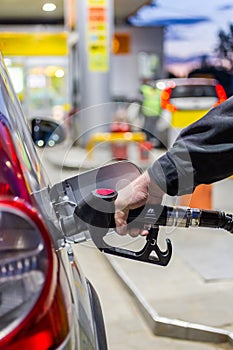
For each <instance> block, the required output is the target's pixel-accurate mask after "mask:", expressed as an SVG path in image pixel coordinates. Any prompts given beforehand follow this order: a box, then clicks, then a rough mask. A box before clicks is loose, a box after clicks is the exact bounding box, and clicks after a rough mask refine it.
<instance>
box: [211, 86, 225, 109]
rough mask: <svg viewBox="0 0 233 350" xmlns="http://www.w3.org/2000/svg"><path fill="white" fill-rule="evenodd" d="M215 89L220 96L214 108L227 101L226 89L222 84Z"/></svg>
mask: <svg viewBox="0 0 233 350" xmlns="http://www.w3.org/2000/svg"><path fill="white" fill-rule="evenodd" d="M215 89H216V94H217V96H218V101H217V102H216V103H215V104H214V107H215V106H217V105H219V104H220V103H222V102H224V101H225V100H226V99H227V95H226V92H225V90H224V87H223V86H222V85H221V84H217V85H216V87H215Z"/></svg>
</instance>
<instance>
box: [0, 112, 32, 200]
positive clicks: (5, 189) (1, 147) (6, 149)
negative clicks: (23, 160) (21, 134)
mask: <svg viewBox="0 0 233 350" xmlns="http://www.w3.org/2000/svg"><path fill="white" fill-rule="evenodd" d="M0 117H2V115H1V114H0ZM0 194H1V195H9V196H18V197H20V198H24V199H25V200H26V201H27V202H30V196H29V193H28V188H27V185H26V182H25V178H24V176H23V171H22V169H21V166H20V162H19V159H18V157H17V154H16V152H15V146H14V143H13V141H12V137H11V134H10V131H9V128H8V127H7V125H6V122H5V121H2V120H1V118H0Z"/></svg>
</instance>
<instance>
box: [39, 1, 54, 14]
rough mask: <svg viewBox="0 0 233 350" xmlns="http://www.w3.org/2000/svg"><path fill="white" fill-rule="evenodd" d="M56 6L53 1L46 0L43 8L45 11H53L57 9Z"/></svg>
mask: <svg viewBox="0 0 233 350" xmlns="http://www.w3.org/2000/svg"><path fill="white" fill-rule="evenodd" d="M56 8H57V6H56V5H55V4H54V3H53V2H46V3H45V4H44V5H43V7H42V10H43V11H45V12H52V11H55V10H56Z"/></svg>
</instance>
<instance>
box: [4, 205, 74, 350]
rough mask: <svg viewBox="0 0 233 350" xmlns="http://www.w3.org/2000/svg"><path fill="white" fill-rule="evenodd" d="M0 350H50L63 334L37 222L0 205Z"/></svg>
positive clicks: (59, 295) (59, 300) (64, 324)
mask: <svg viewBox="0 0 233 350" xmlns="http://www.w3.org/2000/svg"><path fill="white" fill-rule="evenodd" d="M0 227H1V230H0V300H1V302H0V349H8V350H16V349H17V350H18V349H33V350H37V349H38V350H39V349H40V350H45V349H46V350H47V349H54V348H56V347H57V346H59V344H61V342H62V341H63V340H64V339H65V337H66V336H67V334H68V331H69V325H68V318H67V305H65V304H64V297H63V292H62V289H61V287H60V285H59V282H58V279H57V277H58V273H59V266H58V263H57V259H56V256H55V255H54V253H53V249H52V246H51V241H50V237H49V235H48V232H47V229H46V227H45V225H44V224H43V221H42V220H41V218H40V217H39V215H38V214H37V212H36V211H35V209H33V208H32V207H30V206H28V205H27V204H25V202H23V201H20V200H10V199H9V200H6V199H1V200H0Z"/></svg>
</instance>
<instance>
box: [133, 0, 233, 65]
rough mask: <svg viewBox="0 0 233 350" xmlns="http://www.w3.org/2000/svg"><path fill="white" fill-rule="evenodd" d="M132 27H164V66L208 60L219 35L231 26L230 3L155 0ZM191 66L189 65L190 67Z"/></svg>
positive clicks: (232, 9)
mask: <svg viewBox="0 0 233 350" xmlns="http://www.w3.org/2000/svg"><path fill="white" fill-rule="evenodd" d="M131 23H132V24H134V25H164V26H166V36H165V56H166V59H167V62H173V63H175V62H179V63H180V64H181V63H182V62H185V63H186V64H187V62H191V61H193V58H195V57H197V56H202V55H208V56H211V55H212V54H213V52H214V49H215V48H216V45H217V42H218V31H219V30H220V29H223V30H225V31H226V30H227V31H228V28H229V24H230V23H232V24H233V2H232V1H230V0H210V1H207V0H155V1H154V6H144V7H143V8H142V9H141V10H139V11H138V13H137V16H136V17H135V18H132V22H131ZM191 64H192V63H191Z"/></svg>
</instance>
